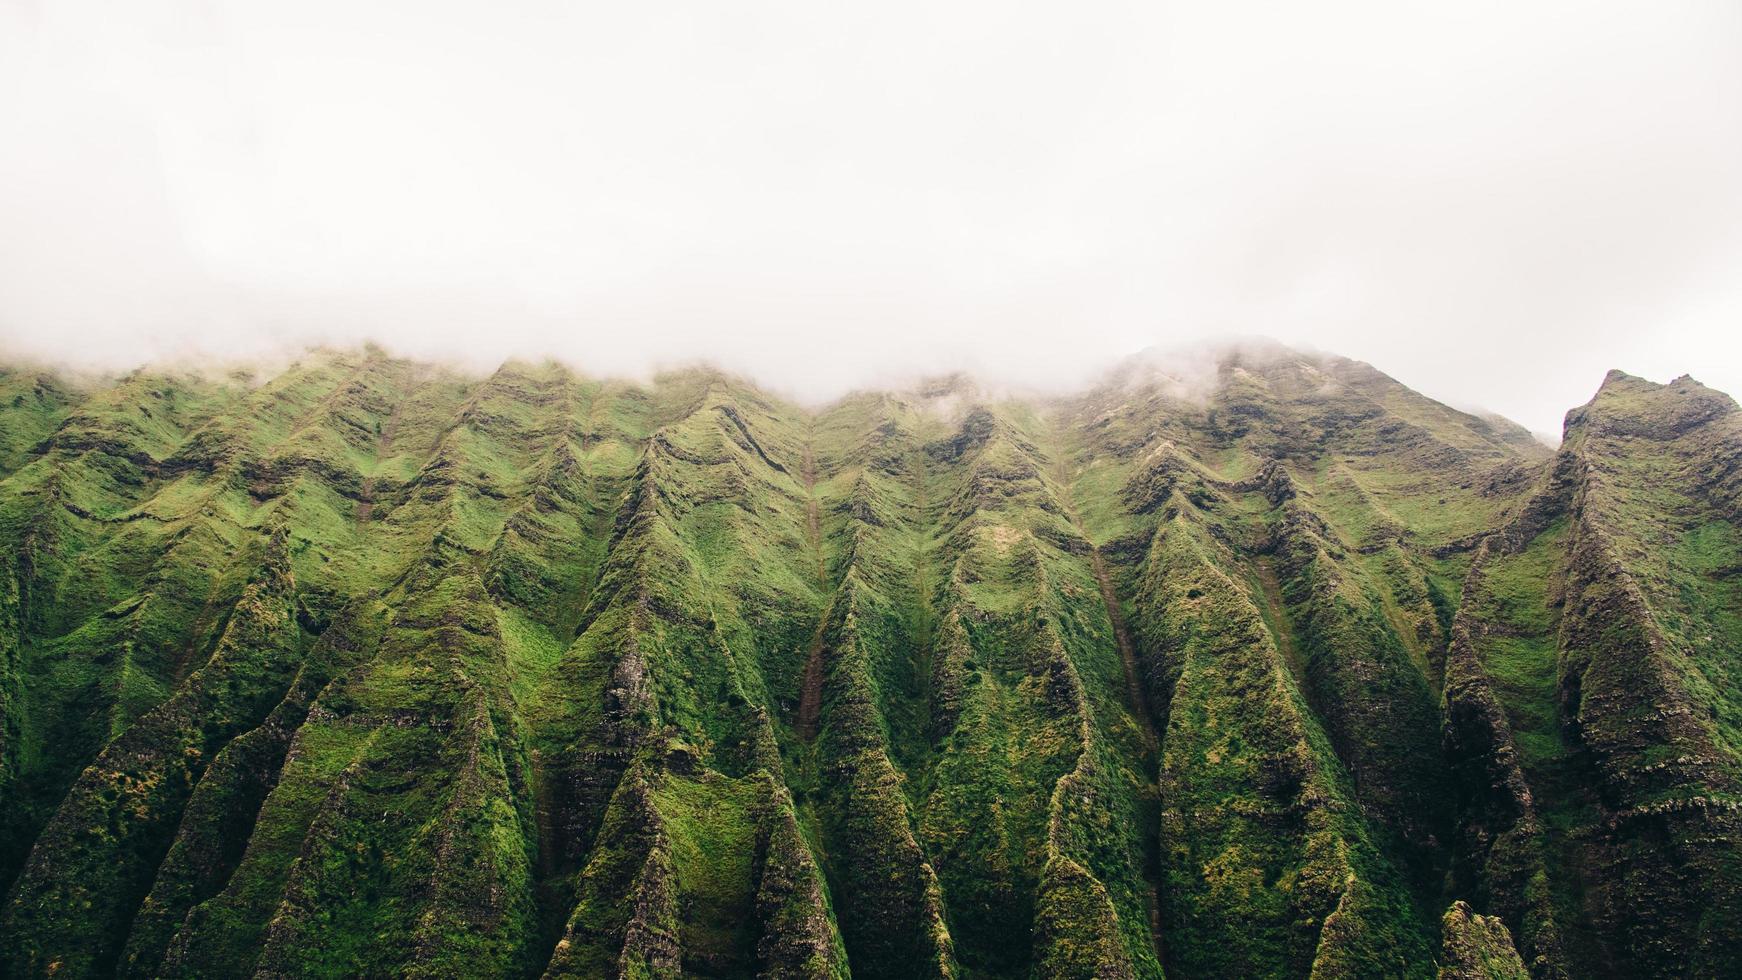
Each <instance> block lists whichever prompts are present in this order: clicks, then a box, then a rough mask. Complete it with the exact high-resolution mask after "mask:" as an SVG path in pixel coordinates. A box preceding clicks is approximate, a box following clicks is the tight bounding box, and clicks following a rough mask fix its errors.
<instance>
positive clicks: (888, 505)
mask: <svg viewBox="0 0 1742 980" xmlns="http://www.w3.org/2000/svg"><path fill="white" fill-rule="evenodd" d="M1207 363H1208V366H1207V367H1206V364H1205V362H1204V361H1202V360H1201V359H1200V361H1199V362H1197V363H1194V364H1192V365H1190V366H1189V367H1188V369H1175V370H1173V371H1171V373H1170V370H1169V368H1168V365H1167V364H1166V363H1165V362H1158V361H1157V360H1156V359H1155V358H1153V357H1145V358H1140V359H1136V360H1134V361H1132V362H1131V363H1129V364H1127V365H1126V366H1124V367H1123V368H1121V369H1120V370H1118V371H1116V372H1114V373H1113V374H1111V375H1109V376H1108V377H1107V378H1105V379H1103V380H1102V381H1101V382H1098V383H1096V384H1094V385H1091V386H1089V387H1087V388H1086V389H1085V390H1083V391H1081V392H1078V393H1076V394H1072V395H1056V396H1049V397H1046V398H1013V397H1008V396H1001V395H1000V394H999V393H996V392H993V393H991V394H990V395H988V394H986V393H984V392H983V390H982V389H979V388H978V387H977V386H976V384H975V383H974V382H973V381H972V380H971V379H968V378H965V377H963V376H947V377H942V378H939V379H935V380H931V381H927V382H923V383H920V384H916V385H915V386H914V387H913V388H912V389H911V390H908V391H902V392H877V391H860V392H855V393H852V394H849V395H846V396H844V397H842V398H841V399H839V400H837V401H835V402H833V403H830V404H828V405H824V406H816V407H810V408H806V407H800V406H797V405H795V404H793V403H790V402H787V401H785V400H783V399H780V398H776V397H773V396H770V395H768V394H767V393H765V392H763V391H762V390H761V389H759V388H757V387H756V386H755V385H754V384H752V383H750V382H748V381H746V380H744V379H742V378H738V377H735V376H732V375H729V374H726V373H724V372H719V371H716V370H712V369H689V370H685V371H679V372H672V373H668V374H663V375H660V376H658V377H656V378H654V379H652V380H651V381H649V382H647V383H644V384H643V383H632V382H625V381H621V380H613V379H595V378H587V377H584V376H581V375H577V374H575V373H573V372H572V371H571V370H569V369H567V368H565V367H563V366H561V365H557V364H554V363H550V362H545V363H528V362H509V363H507V364H504V365H503V366H502V367H501V368H500V369H498V370H497V371H496V372H495V373H493V374H491V375H489V376H487V377H483V378H468V377H464V376H460V375H457V374H454V373H451V372H446V371H443V370H441V369H439V368H435V367H432V366H428V365H421V364H417V363H415V362H411V361H406V360H403V359H399V358H395V357H393V356H391V355H389V354H388V353H386V352H385V351H383V350H381V349H379V348H375V347H366V348H362V349H357V350H326V351H320V352H315V353H311V354H310V355H309V356H308V357H306V358H304V359H302V360H300V361H298V362H296V363H294V364H292V365H290V366H289V367H287V368H286V369H285V370H284V371H283V372H282V373H279V374H276V375H272V376H270V377H254V378H250V379H243V378H241V377H239V376H235V375H223V376H220V377H210V376H199V375H198V374H180V375H176V374H169V375H165V374H159V373H153V372H151V371H147V370H141V371H137V372H133V373H131V374H128V375H125V376H122V377H119V378H116V379H113V380H112V381H105V382H101V383H94V384H93V383H88V382H84V383H74V382H70V381H66V380H63V379H59V378H57V377H55V376H54V375H52V374H43V373H40V372H31V371H19V370H13V369H0V420H4V425H0V430H3V431H5V433H6V435H5V437H4V439H0V541H3V542H4V543H5V545H6V546H7V552H8V553H9V554H11V555H12V556H13V557H12V560H11V561H10V563H9V566H8V567H7V568H6V569H5V570H4V574H3V575H0V643H4V644H5V645H4V647H0V722H3V724H0V737H3V738H4V741H3V742H0V821H3V826H0V832H3V833H4V835H5V836H4V843H5V846H4V847H3V848H0V853H4V854H6V855H7V860H6V863H5V865H4V866H0V886H3V887H4V888H5V896H6V897H5V904H4V909H3V911H0V937H3V938H4V942H0V967H3V968H4V971H5V972H6V973H7V975H17V976H34V975H51V974H52V975H59V976H85V975H127V976H158V975H161V976H179V975H201V976H214V975H224V976H227V975H245V974H256V973H258V974H265V975H287V974H295V975H329V974H330V975H342V974H356V973H369V974H373V973H394V974H404V975H444V976H452V975H527V976H533V975H544V976H550V977H563V976H576V977H582V976H601V975H616V976H667V975H677V974H678V973H684V974H693V975H703V976H747V975H752V974H755V975H767V976H793V977H797V976H845V975H848V973H849V972H850V973H851V974H853V975H860V976H868V977H877V976H891V977H897V976H925V975H933V976H963V977H1002V976H1019V975H1033V976H1047V977H1052V976H1130V977H1137V976H1145V977H1159V976H1162V975H1163V974H1164V973H1165V974H1171V975H1173V976H1181V977H1190V976H1203V975H1226V974H1228V973H1260V974H1268V975H1303V976H1305V975H1312V976H1327V977H1331V976H1367V975H1380V974H1383V975H1409V976H1432V975H1434V973H1435V971H1441V975H1446V976H1515V975H1520V971H1528V972H1529V974H1530V975H1533V976H1537V977H1549V976H1603V975H1614V976H1624V975H1662V976H1671V975H1689V974H1693V975H1713V976H1716V975H1722V974H1724V973H1725V972H1728V971H1729V970H1731V969H1733V968H1738V966H1739V964H1738V957H1739V956H1742V953H1739V950H1742V861H1739V860H1738V852H1737V848H1736V844H1735V841H1737V840H1739V839H1742V837H1738V836H1737V835H1738V832H1739V831H1742V669H1739V668H1736V667H1735V666H1734V665H1735V664H1736V663H1739V662H1742V657H1739V656H1738V654H1742V413H1739V412H1738V410H1737V407H1736V404H1735V402H1734V401H1733V400H1731V399H1730V398H1728V396H1725V395H1723V394H1721V393H1718V392H1714V391H1712V390H1710V389H1707V388H1704V387H1703V386H1700V385H1699V384H1698V383H1697V382H1694V381H1692V379H1691V378H1681V379H1677V380H1676V381H1674V382H1672V383H1670V384H1668V385H1655V384H1653V383H1651V382H1647V381H1643V380H1642V379H1638V378H1633V377H1632V376H1629V375H1625V374H1623V373H1621V372H1610V374H1609V375H1608V376H1607V377H1606V378H1605V380H1604V382H1603V385H1602V386H1601V388H1600V389H1599V391H1598V392H1597V394H1596V395H1595V396H1594V397H1593V399H1592V400H1591V402H1590V403H1588V404H1587V405H1586V406H1584V407H1582V408H1578V409H1574V410H1572V411H1571V412H1569V413H1568V418H1567V426H1566V437H1565V439H1564V440H1563V443H1562V445H1561V447H1560V448H1559V449H1551V448H1550V447H1547V446H1544V445H1542V444H1541V443H1540V442H1539V441H1538V440H1536V439H1535V437H1533V436H1532V435H1531V434H1530V433H1529V432H1527V431H1526V430H1524V429H1523V428H1522V427H1519V426H1516V425H1514V424H1511V423H1506V422H1504V421H1503V420H1502V421H1495V420H1494V419H1492V418H1487V417H1484V416H1480V415H1476V414H1471V413H1466V412H1460V411H1457V410H1455V409H1450V408H1447V407H1446V406H1444V405H1441V404H1439V403H1437V402H1434V401H1432V400H1431V399H1427V398H1425V397H1423V396H1421V395H1419V394H1416V393H1415V392H1412V391H1410V390H1409V389H1407V388H1406V387H1404V386H1403V385H1401V384H1399V383H1397V382H1396V381H1394V380H1393V379H1391V378H1389V377H1387V376H1386V375H1384V374H1383V373H1381V372H1379V371H1377V370H1376V369H1374V368H1372V367H1370V366H1368V365H1365V364H1362V363H1360V362H1356V361H1349V360H1346V359H1342V358H1336V357H1333V356H1329V355H1318V354H1302V353H1299V352H1293V351H1289V350H1288V349H1287V348H1283V347H1281V346H1280V345H1255V344H1243V345H1240V346H1236V347H1233V348H1227V349H1223V350H1221V351H1218V352H1215V353H1214V354H1213V355H1210V356H1209V357H1208V362H1207ZM1459 971H1462V972H1459ZM1482 971H1486V972H1482ZM1508 971H1511V972H1508Z"/></svg>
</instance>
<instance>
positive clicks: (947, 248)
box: [0, 0, 1742, 430]
mask: <svg viewBox="0 0 1742 980" xmlns="http://www.w3.org/2000/svg"><path fill="white" fill-rule="evenodd" d="M0 126H3V130H0V131H3V132H4V133H5V138H4V139H3V140H0V349H3V350H5V351H8V352H10V353H11V354H13V355H25V356H31V357H39V358H52V359H56V360H63V361H70V362H73V363H76V364H79V365H83V366H90V367H99V368H124V367H129V366H132V365H133V364H136V363H139V362H141V361H145V360H149V359H160V358H166V357H176V356H186V355H204V356H221V357H262V356H268V355H272V354H276V353H279V352H282V351H283V350H284V349H286V348H291V347H297V346H301V345H305V344H309V343H355V342H358V341H361V340H364V339H374V340H378V341H380V342H382V343H384V344H386V345H388V346H389V347H391V348H394V349H396V350H400V351H404V352H406V353H409V354H414V355H420V356H429V357H444V358H461V359H464V360H466V361H468V362H471V363H474V364H488V363H492V362H494V361H497V360H500V359H502V358H504V357H508V356H513V355H533V356H538V355H554V356H558V357H561V358H564V359H566V360H569V361H572V362H575V363H576V364H577V365H579V366H581V367H583V368H585V369H587V370H591V371H596V372H601V373H604V372H610V373H618V372H639V371H643V370H646V369H647V368H649V367H651V366H654V365H657V364H662V363H671V362H680V361H691V360H696V359H709V360H714V361H718V362H721V363H722V364H724V365H725V366H727V367H730V368H733V369H737V370H742V371H746V372H748V373H750V374H752V375H755V376H757V377H760V378H763V379H765V380H767V381H769V382H771V383H773V384H776V385H778V386H780V387H782V388H784V389H786V390H788V391H790V392H793V393H795V394H797V395H800V396H802V397H806V398H824V397H828V396H830V395H832V394H836V393H839V392H840V391H842V390H844V389H846V388H848V387H851V386H854V385H859V384H871V383H877V382H878V381H880V380H883V379H886V378H889V377H892V376H895V375H899V374H904V373H910V372H914V371H928V370H941V369H958V368H959V369H966V370H970V371H975V372H978V373H982V374H985V375H989V376H992V377H994V378H997V379H1001V380H1005V381H1008V382H1011V383H1014V384H1021V385H1029V386H1034V385H1041V386H1060V385H1068V384H1074V383H1077V382H1078V381H1080V380H1081V379H1082V378H1084V377H1086V376H1087V375H1088V374H1089V373H1090V372H1092V371H1094V370H1097V369H1099V368H1100V367H1102V366H1104V365H1106V364H1108V363H1110V362H1111V361H1112V360H1114V359H1115V358H1117V357H1119V356H1121V355H1123V354H1126V353H1129V352H1131V351H1135V350H1138V349H1140V348H1144V347H1149V346H1155V345H1161V346H1167V345H1172V344H1178V343H1182V342H1186V341H1191V340H1197V339H1202V338H1206V337H1215V336H1218V335H1223V334H1241V335H1250V334H1262V335H1268V336H1271V337H1275V338H1277V339H1279V340H1282V341H1284V342H1291V343H1303V344H1310V345H1312V346H1315V347H1318V348H1321V349H1326V350H1332V351H1336V352H1339V353H1345V354H1349V355H1351V356H1355V357H1360V358H1363V359H1366V360H1369V361H1372V362H1373V363H1375V364H1376V365H1378V366H1379V367H1381V368H1382V369H1385V370H1387V371H1389V372H1391V373H1393V374H1395V375H1397V376H1398V377H1399V378H1400V379H1402V380H1404V381H1405V382H1407V383H1410V384H1412V385H1415V386H1417V387H1419V388H1421V389H1422V390H1424V391H1426V392H1428V393H1429V394H1432V395H1435V396H1436V397H1440V398H1442V399H1446V400H1449V401H1453V402H1455V403H1458V404H1463V405H1483V406H1487V407H1489V408H1492V409H1494V410H1497V411H1500V412H1502V413H1504V414H1507V415H1509V416H1511V417H1513V418H1516V419H1518V420H1519V421H1522V422H1524V423H1525V424H1527V425H1529V426H1531V427H1532V428H1535V429H1539V430H1555V429H1558V424H1559V418H1560V415H1561V413H1562V412H1563V411H1564V410H1565V409H1567V408H1568V407H1570V406H1571V405H1573V404H1576V403H1578V402H1581V401H1583V400H1584V399H1585V398H1587V397H1588V396H1589V394H1590V392H1591V391H1592V390H1593V389H1594V388H1595V386H1596V384H1597V383H1598V381H1599V380H1600V379H1601V377H1602V373H1603V371H1604V370H1606V369H1607V368H1610V367H1622V368H1625V369H1627V370H1631V371H1634V372H1636V373H1643V374H1646V375H1647V376H1652V377H1657V378H1658V379H1659V380H1664V379H1667V378H1668V377H1670V376H1673V375H1676V374H1680V373H1683V372H1691V373H1693V374H1694V375H1695V376H1696V377H1699V378H1700V379H1701V380H1704V381H1706V382H1708V383H1710V384H1714V385H1716V386H1718V387H1721V388H1725V389H1726V390H1729V391H1732V392H1736V391H1742V357H1739V356H1738V355H1739V353H1742V341H1739V340H1738V339H1736V338H1737V337H1738V335H1742V329H1738V328H1739V327H1742V316H1739V314H1742V279H1738V277H1736V276H1735V274H1734V270H1735V269H1736V268H1738V267H1742V261H1739V260H1742V180H1739V179H1738V176H1737V175H1738V174H1742V7H1738V6H1737V5H1736V4H1734V3H1729V2H1705V3H1702V2H1670V0H1663V2H1654V3H1620V2H1576V3H1534V4H1523V5H1520V4H1503V3H1490V2H1477V3H1465V4H1456V5H1450V4H1446V5H1417V4H1397V3H1383V2H1371V3H1343V4H1334V5H1285V4H1257V3H1225V4H1193V3H1161V4H1155V3H1130V4H1121V3H1109V4H1096V5H1088V6H1085V5H1082V4H1073V3H1062V2H1061V3H1039V4H1021V5H1009V4H992V3H979V2H975V3H961V4H923V3H906V2H897V3H885V4H876V5H857V6H852V5H835V4H816V3H768V2H751V3H746V4H713V3H673V4H602V3H583V4H572V3H557V2H537V0H532V2H522V3H516V4H508V5H503V4H486V3H482V2H429V0H426V2H420V3H410V2H398V0H395V2H385V0H384V2H378V3H370V4H344V3H336V2H330V0H313V2H306V3H300V4H267V3H252V2H245V0H228V2H226V0H206V2H192V0H188V2H147V0H141V2H136V3H129V4H110V3H105V2H99V0H41V2H35V3H31V2H16V0H15V2H4V0H0Z"/></svg>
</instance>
